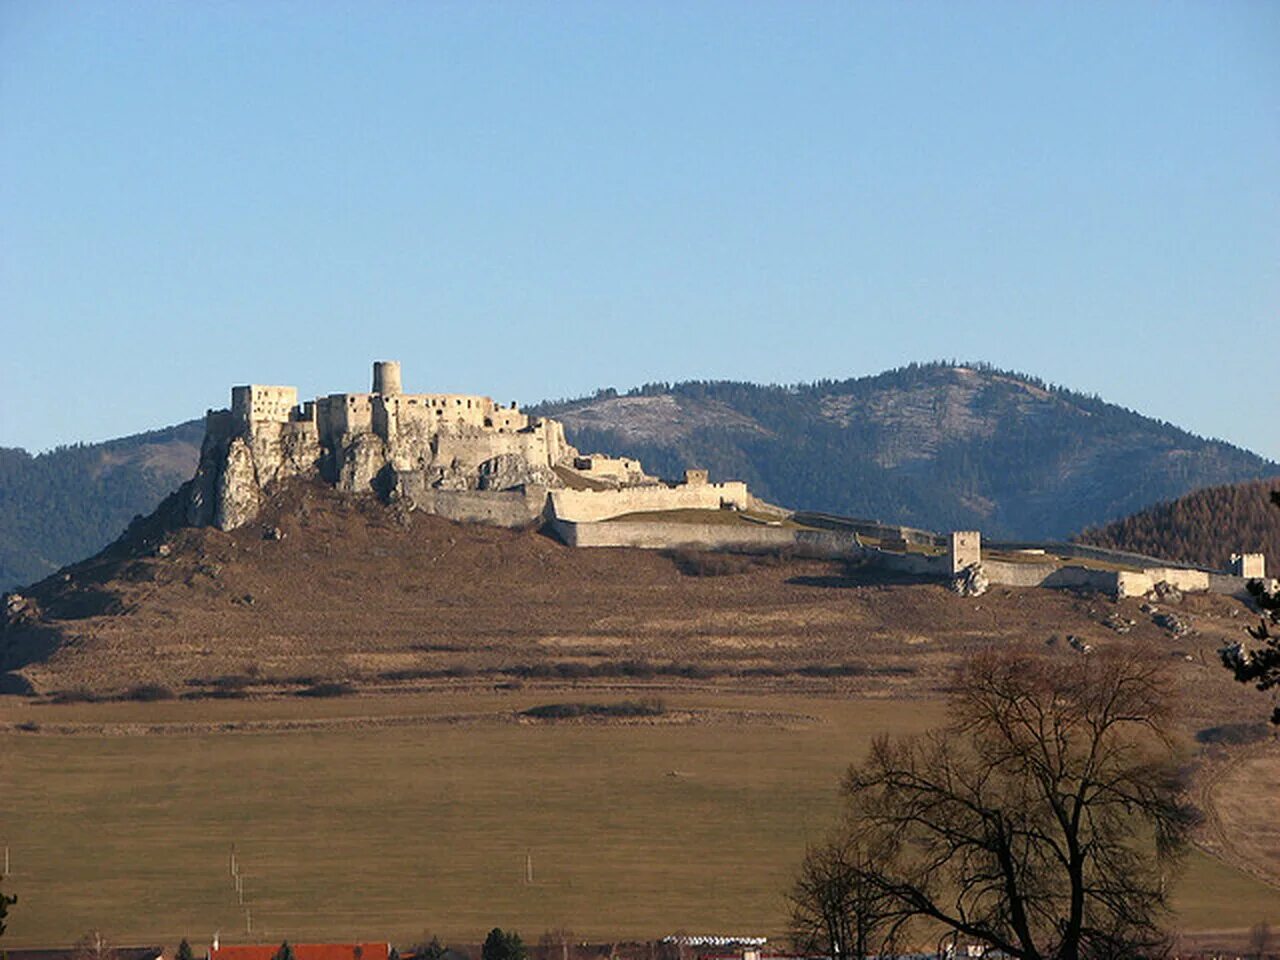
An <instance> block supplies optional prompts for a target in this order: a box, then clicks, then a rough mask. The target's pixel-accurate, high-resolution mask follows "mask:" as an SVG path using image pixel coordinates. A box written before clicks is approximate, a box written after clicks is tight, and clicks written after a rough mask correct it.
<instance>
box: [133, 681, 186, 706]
mask: <svg viewBox="0 0 1280 960" xmlns="http://www.w3.org/2000/svg"><path fill="white" fill-rule="evenodd" d="M121 699H123V700H134V701H137V702H138V703H155V702H157V701H159V700H172V699H173V691H172V690H170V689H169V688H168V687H165V686H162V685H161V684H158V683H142V684H139V685H138V686H136V687H130V688H129V690H128V691H127V692H126V693H125V695H124V696H123V697H122V698H121Z"/></svg>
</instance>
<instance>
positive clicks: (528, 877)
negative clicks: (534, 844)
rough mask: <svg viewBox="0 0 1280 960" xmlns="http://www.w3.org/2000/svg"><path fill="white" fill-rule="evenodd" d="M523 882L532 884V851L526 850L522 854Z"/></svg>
mask: <svg viewBox="0 0 1280 960" xmlns="http://www.w3.org/2000/svg"><path fill="white" fill-rule="evenodd" d="M524 882H525V883H526V884H528V885H529V886H533V851H532V850H527V851H525V855H524Z"/></svg>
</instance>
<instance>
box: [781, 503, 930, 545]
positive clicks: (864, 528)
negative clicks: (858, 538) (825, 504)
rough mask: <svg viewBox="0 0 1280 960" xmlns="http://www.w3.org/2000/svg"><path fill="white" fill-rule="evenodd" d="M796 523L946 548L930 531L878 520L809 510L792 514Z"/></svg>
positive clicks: (877, 538) (879, 538)
mask: <svg viewBox="0 0 1280 960" xmlns="http://www.w3.org/2000/svg"><path fill="white" fill-rule="evenodd" d="M794 517H795V520H796V522H797V523H803V524H806V525H808V526H811V527H822V528H825V529H828V530H852V531H853V532H854V533H858V534H861V535H862V536H864V537H871V538H872V539H875V540H902V541H904V542H906V543H909V544H912V545H913V546H921V547H934V546H946V542H945V538H943V537H940V536H938V534H936V533H934V532H933V531H931V530H920V529H917V528H916V527H904V526H902V525H900V524H890V523H881V522H880V521H878V520H859V519H857V518H855V517H841V516H837V515H835V514H831V513H815V512H813V511H809V510H802V511H798V512H796V513H795V514H794Z"/></svg>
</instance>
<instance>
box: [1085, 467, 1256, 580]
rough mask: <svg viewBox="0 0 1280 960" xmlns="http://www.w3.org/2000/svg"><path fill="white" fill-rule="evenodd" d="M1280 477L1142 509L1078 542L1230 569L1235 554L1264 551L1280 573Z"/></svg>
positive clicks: (1212, 489) (1088, 532) (1087, 532)
mask: <svg viewBox="0 0 1280 960" xmlns="http://www.w3.org/2000/svg"><path fill="white" fill-rule="evenodd" d="M1273 490H1280V477H1273V478H1272V479H1270V480H1257V481H1253V482H1249V483H1236V484H1226V485H1223V486H1217V487H1207V488H1205V489H1203V490H1196V491H1195V492H1193V493H1189V494H1187V495H1186V496H1185V497H1179V498H1178V499H1176V500H1170V501H1166V502H1165V503H1159V504H1156V505H1155V506H1154V507H1148V508H1147V509H1146V510H1140V511H1139V512H1138V513H1135V514H1133V515H1132V516H1128V517H1125V518H1124V519H1123V520H1117V521H1116V522H1115V523H1110V524H1107V525H1106V526H1101V527H1091V528H1090V529H1088V530H1085V531H1084V532H1083V533H1082V534H1080V535H1079V537H1077V539H1078V540H1079V541H1080V542H1082V543H1092V544H1096V545H1097V546H1100V547H1112V548H1115V549H1117V550H1132V551H1134V552H1137V553H1145V554H1148V555H1149V556H1153V557H1166V558H1168V559H1170V560H1180V561H1183V562H1185V563H1198V564H1204V565H1206V566H1210V567H1216V568H1218V569H1222V568H1225V567H1226V565H1227V561H1228V560H1229V559H1230V556H1231V554H1232V553H1263V554H1265V555H1266V557H1267V570H1268V572H1270V573H1273V574H1274V573H1275V572H1276V571H1280V507H1277V506H1276V505H1275V504H1274V503H1272V502H1271V492H1272V491H1273Z"/></svg>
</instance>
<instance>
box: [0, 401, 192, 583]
mask: <svg viewBox="0 0 1280 960" xmlns="http://www.w3.org/2000/svg"><path fill="white" fill-rule="evenodd" d="M203 436H204V421H203V420H191V421H189V422H187V423H182V424H179V425H178V426H176V427H168V428H166V429H164V430H153V431H151V432H149V433H140V434H137V435H136V436H132V437H124V438H122V439H119V440H108V441H106V442H105V443H90V444H76V445H74V446H69V447H58V448H57V449H56V450H52V451H50V452H48V453H42V454H40V455H39V456H32V455H31V454H29V453H27V451H25V450H15V449H11V448H4V447H0V590H5V589H8V588H10V587H13V586H16V585H18V584H23V583H29V582H31V581H33V580H38V579H40V578H41V577H44V576H47V575H48V574H49V573H51V572H53V571H54V570H57V569H58V568H59V567H61V566H62V565H64V564H66V563H69V562H71V561H73V560H79V559H80V558H82V557H86V556H88V555H89V554H92V553H96V552H97V551H98V550H100V549H102V547H103V546H105V545H106V544H107V543H109V542H110V541H112V540H114V539H115V538H116V537H118V536H119V535H120V532H121V531H122V530H123V529H124V528H125V525H126V524H128V522H129V521H130V520H131V519H132V518H133V517H134V516H135V515H136V514H139V513H142V514H147V513H150V512H151V511H152V510H154V509H155V507H156V504H158V503H159V502H160V501H161V500H162V499H163V498H164V497H165V495H166V494H168V493H169V492H171V491H172V490H173V489H174V488H175V487H177V486H178V485H179V484H180V483H182V482H183V481H185V480H188V479H190V477H191V474H192V473H193V472H194V471H195V468H196V461H197V460H199V458H200V441H201V439H202V438H203Z"/></svg>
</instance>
